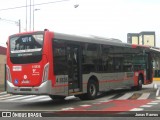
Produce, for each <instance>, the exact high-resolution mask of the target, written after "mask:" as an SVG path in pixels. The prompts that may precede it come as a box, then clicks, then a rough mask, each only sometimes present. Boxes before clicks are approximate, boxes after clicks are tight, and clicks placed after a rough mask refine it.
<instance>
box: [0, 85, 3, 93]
mask: <svg viewBox="0 0 160 120" xmlns="http://www.w3.org/2000/svg"><path fill="white" fill-rule="evenodd" d="M3 91H4V85H2V84H0V92H3Z"/></svg>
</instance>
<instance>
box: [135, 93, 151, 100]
mask: <svg viewBox="0 0 160 120" xmlns="http://www.w3.org/2000/svg"><path fill="white" fill-rule="evenodd" d="M149 95H150V93H143V94H142V95H141V96H140V97H139V98H138V100H144V99H147V98H148V97H149Z"/></svg>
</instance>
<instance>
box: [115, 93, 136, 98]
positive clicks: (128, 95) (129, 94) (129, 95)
mask: <svg viewBox="0 0 160 120" xmlns="http://www.w3.org/2000/svg"><path fill="white" fill-rule="evenodd" d="M132 95H133V93H126V94H124V95H123V96H121V97H119V98H117V100H126V99H128V98H130V97H131V96H132Z"/></svg>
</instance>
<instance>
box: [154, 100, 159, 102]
mask: <svg viewBox="0 0 160 120" xmlns="http://www.w3.org/2000/svg"><path fill="white" fill-rule="evenodd" d="M152 102H160V100H155V101H152Z"/></svg>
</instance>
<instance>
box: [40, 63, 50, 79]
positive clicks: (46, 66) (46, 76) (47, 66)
mask: <svg viewBox="0 0 160 120" xmlns="http://www.w3.org/2000/svg"><path fill="white" fill-rule="evenodd" d="M48 72H49V63H47V64H46V65H45V66H44V70H43V78H42V82H45V81H47V80H48V74H49V73H48Z"/></svg>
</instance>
